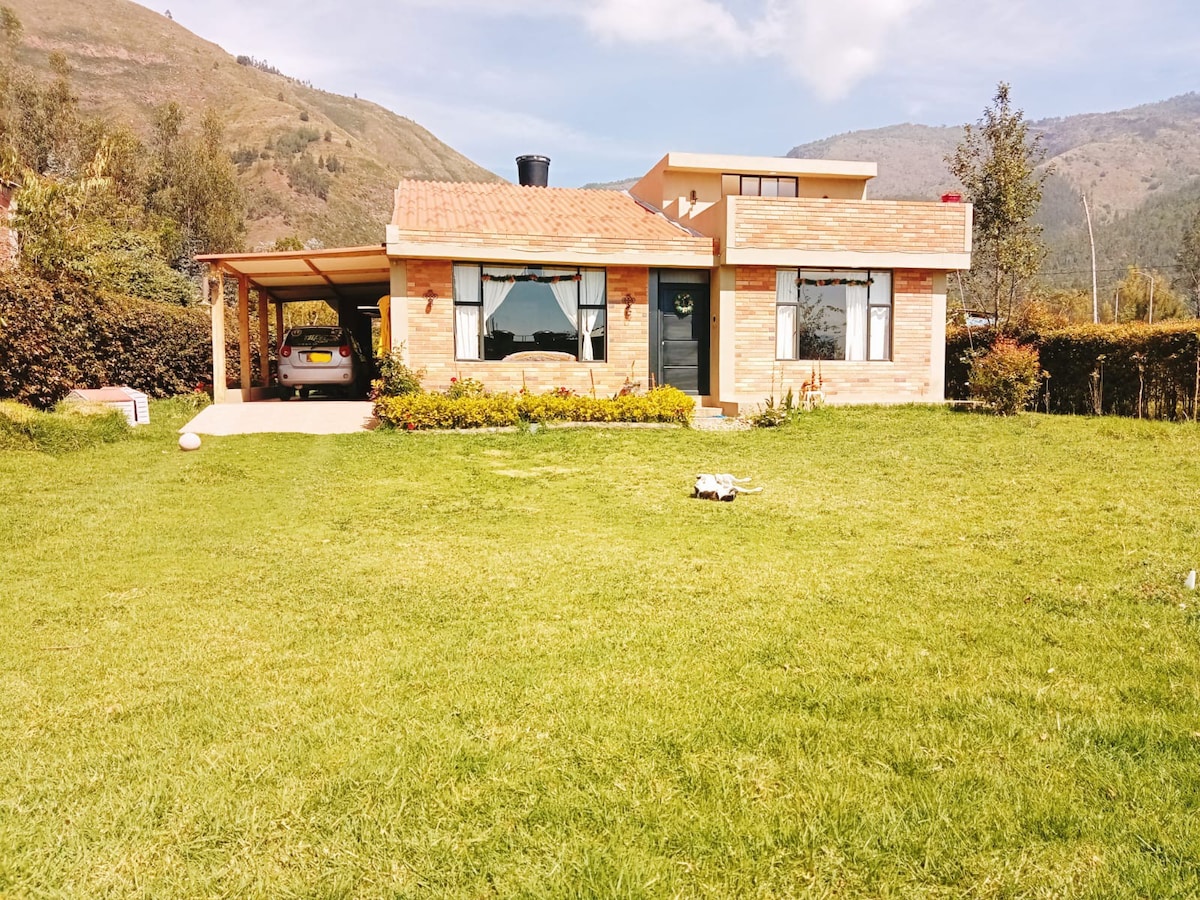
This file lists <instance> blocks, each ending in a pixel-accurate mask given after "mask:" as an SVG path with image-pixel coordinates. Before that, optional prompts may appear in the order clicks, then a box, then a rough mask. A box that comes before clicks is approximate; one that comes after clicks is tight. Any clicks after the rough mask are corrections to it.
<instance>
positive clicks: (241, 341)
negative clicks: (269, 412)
mask: <svg viewBox="0 0 1200 900" xmlns="http://www.w3.org/2000/svg"><path fill="white" fill-rule="evenodd" d="M238 349H239V350H240V351H241V355H240V358H239V362H240V363H241V366H242V401H243V402H247V401H249V400H250V385H251V378H250V279H249V278H247V277H246V276H245V275H239V276H238Z"/></svg>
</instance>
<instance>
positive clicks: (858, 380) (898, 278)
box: [722, 266, 942, 409]
mask: <svg viewBox="0 0 1200 900" xmlns="http://www.w3.org/2000/svg"><path fill="white" fill-rule="evenodd" d="M735 291H736V298H735V307H736V321H737V335H736V349H735V360H736V379H735V390H736V392H737V398H736V399H737V400H738V402H739V403H741V404H742V407H743V409H745V408H747V406H749V407H753V405H754V404H756V403H761V402H762V401H763V400H764V399H765V398H766V397H768V396H770V395H771V392H772V378H774V385H775V388H774V390H775V396H776V399H778V398H779V397H781V396H782V395H783V394H785V393H786V392H787V389H788V388H789V387H791V388H793V389H794V390H795V391H796V392H797V393H798V392H799V391H800V386H801V385H802V384H803V383H804V382H805V381H807V380H808V379H809V378H810V377H811V375H812V372H813V370H814V369H817V368H818V366H817V364H816V363H813V362H809V361H805V360H776V359H775V269H774V268H770V267H765V266H753V267H749V266H739V267H738V268H737V274H736V278H735ZM933 327H934V323H933V273H931V272H925V271H919V270H905V269H898V270H896V271H895V272H894V273H893V304H892V360H891V361H890V362H846V361H845V360H825V361H822V362H821V363H820V366H819V370H820V374H821V377H822V379H823V383H824V389H825V395H826V399H827V400H828V401H829V402H830V403H915V402H924V401H940V400H941V399H942V398H941V397H940V396H938V397H934V396H931V395H930V391H931V383H930V365H931V360H930V353H931V348H932V341H933ZM781 384H782V388H780V385H781ZM722 399H730V398H722Z"/></svg>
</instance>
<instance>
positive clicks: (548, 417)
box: [375, 382, 695, 431]
mask: <svg viewBox="0 0 1200 900" xmlns="http://www.w3.org/2000/svg"><path fill="white" fill-rule="evenodd" d="M694 407H695V401H694V400H693V399H692V398H691V397H689V396H688V395H687V394H685V393H683V392H682V391H680V390H678V389H676V388H672V387H660V388H655V389H653V390H651V391H647V392H646V393H644V394H622V395H619V396H616V397H613V398H611V399H609V398H598V397H587V396H582V395H579V394H573V393H571V392H570V391H567V390H564V389H562V388H559V389H557V390H554V391H551V392H550V393H547V394H530V393H528V392H525V391H522V392H520V393H518V394H509V393H496V394H491V393H487V392H486V391H485V390H483V388H482V386H481V385H479V384H478V382H474V383H472V384H470V385H469V386H468V388H467V389H465V390H464V388H462V387H460V386H458V384H457V382H455V383H454V384H452V385H451V386H450V389H449V390H448V391H446V392H444V393H441V392H439V393H420V394H412V393H409V394H403V395H400V396H381V397H377V398H376V400H375V415H376V416H377V417H378V419H379V421H380V423H382V424H383V425H385V426H390V427H392V428H400V429H405V430H408V431H416V430H423V429H430V428H495V427H504V426H512V425H518V424H520V423H522V422H538V423H546V422H667V423H673V424H677V425H688V424H689V423H690V422H691V417H692V410H693V409H694Z"/></svg>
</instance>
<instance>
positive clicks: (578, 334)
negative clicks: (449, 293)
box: [454, 263, 608, 362]
mask: <svg viewBox="0 0 1200 900" xmlns="http://www.w3.org/2000/svg"><path fill="white" fill-rule="evenodd" d="M606 290H607V288H606V285H605V277H604V270H603V269H577V268H569V269H567V268H551V267H549V266H544V267H543V266H527V267H524V268H519V267H513V266H480V265H478V264H475V263H456V264H455V266H454V355H455V357H456V358H458V359H492V360H496V359H508V358H510V357H512V356H513V355H514V354H518V353H524V352H527V351H534V350H536V351H539V352H542V353H554V354H557V355H560V356H561V357H562V358H563V359H567V358H570V359H577V360H583V361H585V362H592V361H597V362H599V361H602V360H603V359H604V358H605V335H606V331H607V325H608V311H607V310H606V309H605V296H606ZM517 358H518V359H519V358H520V357H517Z"/></svg>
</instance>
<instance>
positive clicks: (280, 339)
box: [275, 300, 283, 348]
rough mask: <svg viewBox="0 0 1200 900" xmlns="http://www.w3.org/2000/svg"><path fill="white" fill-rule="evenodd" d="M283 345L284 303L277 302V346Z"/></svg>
mask: <svg viewBox="0 0 1200 900" xmlns="http://www.w3.org/2000/svg"><path fill="white" fill-rule="evenodd" d="M282 343H283V301H282V300H276V301H275V346H276V348H278V347H279V345H280V344H282Z"/></svg>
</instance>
